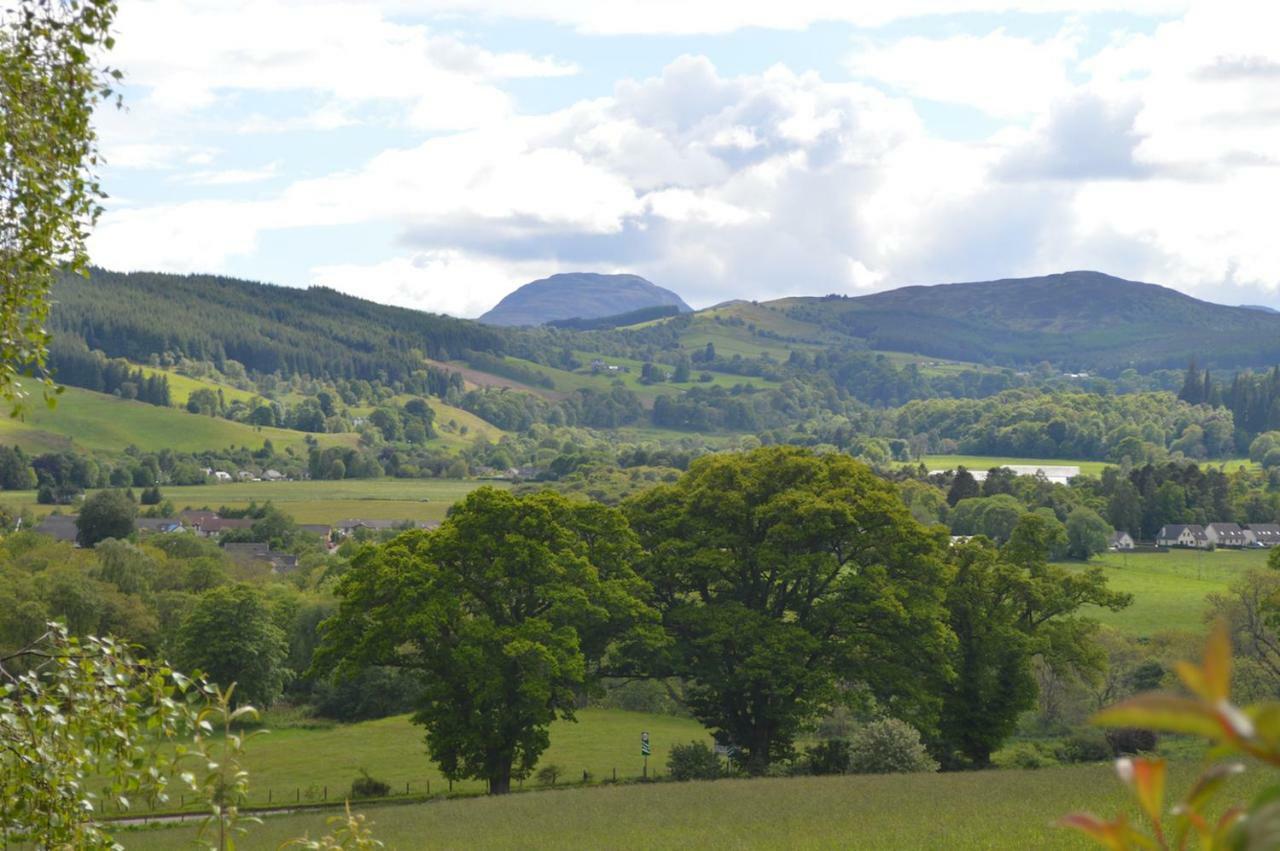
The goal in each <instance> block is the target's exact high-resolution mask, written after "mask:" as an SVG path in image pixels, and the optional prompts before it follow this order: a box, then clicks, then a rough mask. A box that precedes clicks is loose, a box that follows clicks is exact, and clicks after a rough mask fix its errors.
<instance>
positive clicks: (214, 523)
mask: <svg viewBox="0 0 1280 851" xmlns="http://www.w3.org/2000/svg"><path fill="white" fill-rule="evenodd" d="M197 525H198V526H199V527H200V531H202V532H221V531H223V530H225V529H249V528H251V527H252V526H253V518H252V517H213V518H211V519H209V520H205V521H204V522H202V523H198V524H197Z"/></svg>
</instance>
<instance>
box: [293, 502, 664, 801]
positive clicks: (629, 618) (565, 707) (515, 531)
mask: <svg viewBox="0 0 1280 851" xmlns="http://www.w3.org/2000/svg"><path fill="white" fill-rule="evenodd" d="M638 553H639V547H638V546H637V544H636V540H635V536H634V535H633V534H632V533H631V531H630V530H629V529H628V528H627V524H626V521H625V519H624V518H623V517H622V515H621V514H619V513H618V512H617V511H616V510H613V509H610V508H606V507H604V506H600V505H594V504H588V503H580V502H572V501H570V500H567V499H565V498H564V497H562V496H559V495H557V494H553V493H550V492H543V493H539V494H535V495H532V496H526V497H517V496H513V495H512V494H510V493H507V492H504V491H499V490H495V489H493V488H481V489H479V490H477V491H474V492H473V493H471V494H470V495H469V496H467V498H466V499H464V500H462V501H461V502H460V503H458V504H457V505H456V506H454V507H453V509H452V510H451V511H450V513H449V517H448V519H446V520H445V522H444V523H443V524H442V525H441V527H440V528H439V529H438V530H436V531H433V532H425V531H413V532H406V533H404V534H402V535H400V536H398V537H396V538H395V539H393V540H392V541H390V542H389V543H387V544H385V545H383V546H379V547H369V548H367V549H365V550H364V551H362V552H361V553H360V554H359V555H358V556H357V557H356V558H355V559H354V561H353V566H352V568H351V569H350V570H349V571H348V572H347V573H346V574H345V575H344V576H343V577H342V579H341V581H340V582H339V584H338V595H339V597H340V598H341V600H342V602H341V605H340V607H339V610H338V613H337V614H336V615H335V616H334V617H333V618H331V619H330V620H328V621H326V622H325V623H324V624H323V625H322V629H323V632H324V642H323V645H322V647H321V650H320V652H319V654H318V660H319V664H321V665H327V664H332V663H334V662H337V663H339V664H340V666H345V667H346V668H348V669H351V668H358V667H360V666H366V665H386V666H394V667H402V668H408V669H413V670H417V671H420V672H422V674H424V678H423V679H424V681H425V683H426V686H425V689H424V691H423V694H422V696H421V700H420V704H419V709H418V712H417V714H416V715H415V716H414V720H415V721H416V722H417V723H419V724H422V725H424V726H425V727H426V730H427V734H426V740H427V747H428V750H429V751H430V754H431V758H432V759H433V760H435V761H436V763H438V764H439V766H440V769H441V771H442V772H443V773H444V774H445V776H447V777H449V778H451V779H463V778H476V779H481V780H485V781H487V782H488V784H489V791H490V792H491V793H494V794H500V793H504V792H508V791H510V788H511V778H512V777H513V776H517V777H519V776H524V775H525V774H527V773H528V772H529V771H530V770H531V769H532V768H533V767H534V766H535V765H536V764H537V760H538V757H539V755H540V754H541V753H542V752H543V751H544V750H545V749H546V747H547V745H548V744H549V739H548V733H547V730H548V727H549V725H550V723H551V722H552V720H554V719H555V718H557V717H559V718H572V717H573V713H574V707H575V706H576V704H577V702H578V698H579V696H580V695H581V694H582V693H583V691H584V690H587V689H589V688H590V686H591V684H592V683H593V681H594V680H595V678H596V676H597V674H598V671H599V670H600V668H599V665H600V663H601V661H602V660H604V659H605V658H606V657H608V656H609V654H611V653H613V654H617V653H620V652H625V651H626V650H627V647H628V646H629V645H631V644H633V643H637V644H645V643H652V644H659V643H661V630H660V628H659V626H658V618H657V614H656V612H654V611H653V610H652V609H650V608H649V607H648V605H647V604H646V602H645V597H646V595H647V587H646V585H645V583H644V582H643V581H642V580H641V579H640V578H639V577H638V576H637V575H636V573H635V571H634V570H633V569H632V561H633V560H634V558H635V557H636V556H637V555H638Z"/></svg>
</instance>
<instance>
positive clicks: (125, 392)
mask: <svg viewBox="0 0 1280 851" xmlns="http://www.w3.org/2000/svg"><path fill="white" fill-rule="evenodd" d="M49 367H50V369H51V370H52V371H53V373H54V377H55V378H56V379H57V381H58V382H59V383H61V384H66V385H69V386H71V387H83V388H84V389H86V390H96V391H97V392H99V393H110V394H112V395H114V396H119V397H120V398H122V399H136V400H138V401H139V402H146V403H148V404H151V405H159V406H160V407H168V406H169V405H170V404H171V399H170V395H169V378H168V376H166V375H164V374H163V373H160V372H153V373H151V374H150V375H147V374H146V372H144V371H143V370H142V369H141V368H137V367H134V366H133V365H132V364H130V363H129V362H128V361H126V360H124V359H123V358H108V357H107V356H106V355H104V354H103V353H102V352H95V351H90V350H89V347H88V346H86V345H84V343H83V342H81V341H79V340H76V339H74V338H72V339H65V338H62V337H55V338H54V340H53V342H52V343H51V344H50V345H49Z"/></svg>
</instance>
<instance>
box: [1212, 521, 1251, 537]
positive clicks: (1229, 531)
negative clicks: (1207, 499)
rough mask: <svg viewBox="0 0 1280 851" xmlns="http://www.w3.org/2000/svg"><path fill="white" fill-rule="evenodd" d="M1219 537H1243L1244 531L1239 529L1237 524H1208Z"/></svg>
mask: <svg viewBox="0 0 1280 851" xmlns="http://www.w3.org/2000/svg"><path fill="white" fill-rule="evenodd" d="M1208 528H1209V529H1212V530H1213V531H1214V532H1217V533H1218V534H1219V535H1243V534H1244V529H1241V528H1240V524H1239V523H1210V524H1209V526H1208Z"/></svg>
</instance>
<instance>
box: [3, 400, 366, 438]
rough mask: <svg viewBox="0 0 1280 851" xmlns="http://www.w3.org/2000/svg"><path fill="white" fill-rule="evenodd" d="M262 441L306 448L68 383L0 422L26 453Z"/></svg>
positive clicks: (267, 431) (276, 433)
mask: <svg viewBox="0 0 1280 851" xmlns="http://www.w3.org/2000/svg"><path fill="white" fill-rule="evenodd" d="M316 437H317V438H318V439H319V440H320V442H321V443H322V444H324V445H329V444H346V445H354V443H355V440H356V435H354V434H327V435H326V434H321V435H316ZM268 439H269V440H270V441H271V442H272V443H273V444H274V445H275V447H276V449H277V450H281V451H283V450H285V449H288V448H292V449H293V450H294V451H296V452H302V453H305V452H306V435H305V434H303V433H302V432H299V431H289V430H287V429H281V428H266V427H259V426H250V425H245V424H243V423H237V422H232V421H231V420H225V419H220V418H217V417H207V416H201V415H198V414H189V413H187V412H186V411H183V410H179V409H177V408H159V407H156V406H154V405H148V404H145V403H143V402H131V401H126V400H123V399H118V398H116V397H114V396H106V395H104V394H102V393H94V392H91V391H89V390H78V389H76V388H74V387H69V388H67V390H66V392H65V393H63V394H62V395H61V396H59V397H58V406H57V408H55V409H54V410H49V409H48V408H45V407H43V406H32V409H31V411H30V412H29V413H28V414H27V416H26V418H25V419H20V420H18V419H8V418H5V419H3V420H0V441H3V442H5V443H9V444H15V445H17V446H21V447H22V448H23V449H25V450H28V451H31V452H47V451H50V450H58V449H69V448H80V449H85V450H94V451H103V452H120V451H123V450H124V449H125V448H126V447H128V446H131V445H132V446H137V447H139V448H141V449H145V450H156V449H161V448H167V449H173V450H176V451H179V452H197V451H200V450H203V449H225V448H227V447H230V446H249V447H255V448H256V447H259V446H261V445H262V442H263V441H264V440H268Z"/></svg>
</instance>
